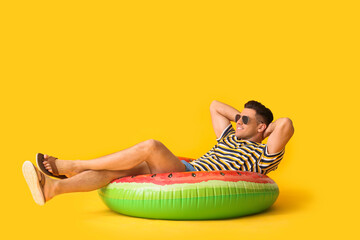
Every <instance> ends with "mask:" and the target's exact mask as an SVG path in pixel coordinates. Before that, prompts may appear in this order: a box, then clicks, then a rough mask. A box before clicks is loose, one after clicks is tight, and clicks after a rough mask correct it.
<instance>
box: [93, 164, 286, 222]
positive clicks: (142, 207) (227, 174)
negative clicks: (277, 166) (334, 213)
mask: <svg viewBox="0 0 360 240" xmlns="http://www.w3.org/2000/svg"><path fill="white" fill-rule="evenodd" d="M178 158H179V159H180V160H186V161H190V160H193V159H190V158H184V157H178ZM98 193H99V195H100V197H101V198H102V200H103V201H104V203H105V204H106V205H107V206H108V207H109V208H110V209H111V210H113V211H115V212H118V213H121V214H125V215H129V216H135V217H143V218H155V219H175V220H195V219H222V218H233V217H239V216H244V215H249V214H254V213H258V212H261V211H264V210H265V209H267V208H269V207H270V206H271V205H272V204H273V203H274V202H275V201H276V199H277V197H278V195H279V189H278V186H277V184H276V183H275V182H274V181H273V180H272V179H270V178H269V177H267V176H266V175H263V174H259V173H254V172H244V171H211V172H205V171H196V172H174V173H161V174H145V175H137V176H128V177H122V178H118V179H115V180H113V181H112V182H110V183H109V184H108V185H107V186H105V187H103V188H101V189H99V190H98Z"/></svg>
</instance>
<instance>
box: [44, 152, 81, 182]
mask: <svg viewBox="0 0 360 240" xmlns="http://www.w3.org/2000/svg"><path fill="white" fill-rule="evenodd" d="M48 158H49V155H47V154H44V159H45V160H44V162H43V165H44V167H45V168H46V169H47V170H48V171H49V172H51V173H53V174H54V169H52V167H51V164H50V163H49V161H47V160H46V159H48ZM53 164H55V166H56V168H57V172H58V174H59V175H65V176H66V177H68V178H69V177H72V176H74V175H76V174H78V173H80V171H77V170H75V164H74V161H69V160H60V159H56V160H55V162H54V163H53Z"/></svg>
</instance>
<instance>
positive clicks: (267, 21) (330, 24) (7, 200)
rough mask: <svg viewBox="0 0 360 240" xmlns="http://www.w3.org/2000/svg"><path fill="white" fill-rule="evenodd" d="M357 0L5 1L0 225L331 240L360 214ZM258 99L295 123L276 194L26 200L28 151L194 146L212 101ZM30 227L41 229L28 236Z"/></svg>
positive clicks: (207, 140) (51, 233) (84, 155)
mask: <svg viewBox="0 0 360 240" xmlns="http://www.w3.org/2000/svg"><path fill="white" fill-rule="evenodd" d="M356 2H357V1H81V2H80V1H2V2H1V4H0V24H1V29H0V30H1V33H0V34H1V38H0V39H1V40H0V41H1V42H2V43H1V46H0V50H1V53H0V56H1V59H0V60H1V65H0V68H1V69H0V79H1V88H0V100H1V120H0V122H1V124H0V129H1V145H0V146H1V150H2V151H1V200H0V201H1V204H0V206H1V219H2V223H1V229H2V230H1V233H2V234H1V235H2V236H12V237H15V238H16V239H18V238H19V239H20V237H25V238H27V239H44V238H49V239H78V238H80V237H86V238H88V239H100V238H101V239H192V238H198V239H225V238H229V239H234V238H241V239H265V238H266V239H320V238H321V239H338V238H341V239H344V238H346V237H349V238H352V237H354V236H356V235H358V233H357V230H358V229H357V226H358V223H356V222H358V216H359V207H358V205H359V200H360V199H359V197H358V192H359V187H358V181H359V178H358V166H359V157H358V153H357V152H358V142H357V139H358V136H359V130H358V129H359V118H358V115H359V114H358V111H359V107H358V103H359V93H358V92H359V91H358V90H359V87H358V85H357V84H356V82H357V81H358V80H359V36H358V33H359V7H358V5H356V4H355V3H356ZM214 99H216V100H219V101H221V102H225V103H227V104H229V105H231V106H233V107H235V108H237V109H238V110H240V111H241V109H242V107H243V104H244V103H245V102H246V101H248V100H251V99H255V100H258V101H260V102H262V103H264V104H265V105H266V106H268V107H269V108H270V109H272V111H273V113H274V115H275V118H279V117H289V118H291V119H292V120H293V122H294V126H295V134H294V136H293V138H292V139H291V140H290V142H289V144H288V146H287V147H286V154H285V158H284V159H283V161H282V163H281V164H280V166H279V168H278V170H276V171H275V172H272V173H270V174H269V176H270V177H271V178H272V179H274V180H275V181H276V182H277V183H278V185H279V188H280V195H279V198H278V199H277V201H276V203H275V204H274V205H273V207H272V208H271V209H270V210H268V211H267V212H265V213H261V214H258V215H254V216H249V217H243V218H237V219H231V220H221V221H165V220H148V219H140V218H133V217H127V216H123V215H119V214H115V213H113V212H111V211H109V210H108V209H107V208H106V206H105V205H104V204H103V203H102V202H101V200H100V198H99V197H98V195H97V192H96V191H94V192H87V193H74V194H65V195H61V196H58V197H56V198H55V199H53V200H51V201H50V202H49V203H47V204H46V205H45V206H43V207H40V206H38V205H36V204H35V203H34V201H33V199H32V197H31V194H30V191H29V190H28V188H27V185H26V183H25V180H24V178H23V176H22V172H21V166H22V164H23V162H24V161H25V160H30V161H32V162H34V160H35V155H36V153H37V152H42V153H46V154H50V155H52V156H56V157H58V158H60V159H84V160H87V159H91V158H95V157H99V156H102V155H106V154H109V153H112V152H116V151H119V150H122V149H124V148H128V147H130V146H132V145H134V144H136V143H138V142H141V141H144V140H146V139H151V138H153V139H157V140H160V141H162V142H163V143H164V144H165V145H166V146H167V147H168V148H169V149H170V150H171V151H172V152H173V153H174V154H175V155H178V156H187V157H193V158H198V157H200V156H202V155H203V154H204V153H205V152H207V151H208V150H210V149H211V148H212V147H213V145H214V144H215V143H216V140H215V138H216V136H215V134H214V132H213V129H212V125H211V119H210V113H209V106H210V103H211V101H212V100H214ZM39 236H40V237H39Z"/></svg>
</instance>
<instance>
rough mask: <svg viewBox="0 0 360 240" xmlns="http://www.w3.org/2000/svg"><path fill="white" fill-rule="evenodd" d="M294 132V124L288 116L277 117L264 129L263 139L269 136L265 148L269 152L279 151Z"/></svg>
mask: <svg viewBox="0 0 360 240" xmlns="http://www.w3.org/2000/svg"><path fill="white" fill-rule="evenodd" d="M293 134H294V126H293V123H292V121H291V120H290V118H279V119H277V120H276V121H275V122H272V123H270V125H269V126H268V127H267V129H266V130H265V132H264V134H263V137H264V139H265V138H267V137H269V139H268V141H267V149H268V153H269V154H273V153H278V152H280V151H281V150H282V149H283V148H284V147H285V145H286V144H287V143H288V141H289V140H290V138H291V137H292V135H293Z"/></svg>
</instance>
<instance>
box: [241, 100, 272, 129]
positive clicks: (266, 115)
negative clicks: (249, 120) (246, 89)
mask: <svg viewBox="0 0 360 240" xmlns="http://www.w3.org/2000/svg"><path fill="white" fill-rule="evenodd" d="M244 107H245V108H250V109H254V110H255V111H256V115H260V116H261V117H262V118H263V120H264V123H265V124H266V126H269V124H270V123H271V122H272V121H273V120H274V116H273V114H272V112H271V110H270V109H268V108H267V107H265V106H264V105H262V104H261V103H259V102H257V101H254V100H251V101H248V102H247V103H245V105H244Z"/></svg>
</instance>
